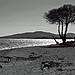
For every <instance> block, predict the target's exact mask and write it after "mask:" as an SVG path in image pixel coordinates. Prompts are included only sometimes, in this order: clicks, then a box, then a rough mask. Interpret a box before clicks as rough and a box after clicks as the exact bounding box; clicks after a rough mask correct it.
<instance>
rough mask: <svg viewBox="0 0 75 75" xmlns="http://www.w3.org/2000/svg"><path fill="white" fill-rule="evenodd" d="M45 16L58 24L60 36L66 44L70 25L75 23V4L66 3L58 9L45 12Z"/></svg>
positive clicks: (49, 20) (51, 22) (52, 22)
mask: <svg viewBox="0 0 75 75" xmlns="http://www.w3.org/2000/svg"><path fill="white" fill-rule="evenodd" d="M44 18H45V19H46V20H47V22H49V23H50V24H57V25H58V33H59V36H60V38H61V39H62V41H63V44H65V43H66V34H67V30H68V26H69V24H70V23H75V5H71V4H66V5H63V6H62V7H60V8H58V9H52V10H50V11H49V12H46V13H45V14H44ZM64 26H65V27H64Z"/></svg>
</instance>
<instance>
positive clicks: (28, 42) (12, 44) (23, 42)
mask: <svg viewBox="0 0 75 75" xmlns="http://www.w3.org/2000/svg"><path fill="white" fill-rule="evenodd" d="M56 40H57V41H58V42H60V43H62V40H61V39H56ZM67 41H74V39H67ZM51 44H56V42H55V40H54V39H0V50H7V49H14V48H22V47H33V46H45V45H51Z"/></svg>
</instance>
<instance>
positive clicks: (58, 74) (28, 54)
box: [0, 47, 75, 75]
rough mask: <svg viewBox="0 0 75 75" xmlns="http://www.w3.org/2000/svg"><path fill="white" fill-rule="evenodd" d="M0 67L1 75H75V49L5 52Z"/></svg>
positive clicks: (59, 48)
mask: <svg viewBox="0 0 75 75" xmlns="http://www.w3.org/2000/svg"><path fill="white" fill-rule="evenodd" d="M50 61H52V62H55V63H59V65H58V66H56V65H54V64H52V66H51V65H50V63H49V62H50ZM43 63H44V64H43ZM46 64H47V65H46ZM0 65H1V68H0V75H75V47H63V48H62V47H56V48H48V47H47V48H46V47H29V48H19V49H12V50H3V51H0ZM48 67H49V68H48Z"/></svg>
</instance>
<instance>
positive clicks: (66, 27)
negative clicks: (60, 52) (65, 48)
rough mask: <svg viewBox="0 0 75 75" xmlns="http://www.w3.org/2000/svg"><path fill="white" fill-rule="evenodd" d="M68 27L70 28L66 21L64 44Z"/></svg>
mask: <svg viewBox="0 0 75 75" xmlns="http://www.w3.org/2000/svg"><path fill="white" fill-rule="evenodd" d="M67 29H68V23H66V28H65V33H64V37H63V44H65V43H66V34H67Z"/></svg>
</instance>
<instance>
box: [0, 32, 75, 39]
mask: <svg viewBox="0 0 75 75" xmlns="http://www.w3.org/2000/svg"><path fill="white" fill-rule="evenodd" d="M52 36H54V37H55V38H59V35H57V34H53V33H49V32H43V31H36V32H27V33H21V34H14V35H9V36H4V37H0V38H25V39H51V38H53V37H52ZM74 37H75V34H73V33H68V34H67V38H74Z"/></svg>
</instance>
